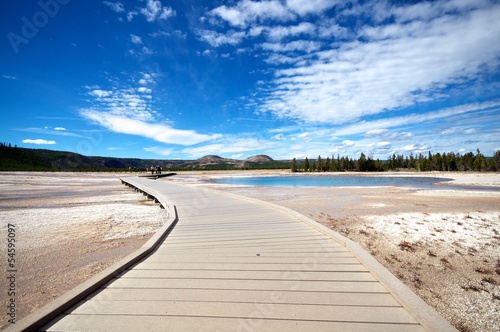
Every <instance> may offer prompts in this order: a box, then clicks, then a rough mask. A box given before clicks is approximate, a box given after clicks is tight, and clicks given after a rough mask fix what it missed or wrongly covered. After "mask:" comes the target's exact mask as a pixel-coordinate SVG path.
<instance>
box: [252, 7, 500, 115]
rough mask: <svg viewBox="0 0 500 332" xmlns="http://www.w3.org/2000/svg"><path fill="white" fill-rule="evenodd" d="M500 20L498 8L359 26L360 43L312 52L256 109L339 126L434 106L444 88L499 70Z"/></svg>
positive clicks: (283, 73)
mask: <svg viewBox="0 0 500 332" xmlns="http://www.w3.org/2000/svg"><path fill="white" fill-rule="evenodd" d="M410 9H411V8H409V9H406V10H410ZM401 10H405V7H403V9H401ZM421 15H424V14H421ZM498 17H500V6H498V5H497V6H490V8H487V9H477V10H473V11H471V12H469V13H453V12H451V13H448V14H446V15H444V16H439V17H436V18H431V19H430V20H428V21H422V20H415V21H411V22H405V23H393V24H391V25H382V26H366V27H362V28H360V29H359V31H358V37H362V38H364V39H365V41H364V42H360V41H358V40H357V38H356V39H354V40H350V41H346V42H344V43H342V44H336V45H333V47H332V48H330V49H326V50H324V51H320V52H316V56H317V57H318V59H317V60H310V61H307V62H305V63H297V64H296V65H295V66H294V67H290V68H288V69H282V70H279V71H277V72H276V75H277V78H276V80H275V81H274V84H275V88H274V92H273V93H271V94H270V95H269V97H267V98H265V99H264V100H263V107H262V110H267V111H271V112H273V113H275V114H276V115H278V116H280V117H288V118H294V119H300V120H304V121H308V122H329V123H337V124H340V123H345V122H349V121H353V120H356V119H359V118H361V117H363V116H367V115H373V114H378V113H382V112H385V111H387V110H394V109H398V108H402V107H406V106H410V105H414V104H415V103H417V102H422V101H429V100H432V99H434V98H435V96H436V95H439V94H443V92H444V93H446V92H445V91H443V89H444V88H445V87H447V86H448V85H449V84H460V83H462V82H464V79H469V80H473V79H475V78H476V77H477V76H478V75H479V74H481V73H482V72H483V71H484V70H486V69H487V68H495V67H497V66H498V64H499V57H498V55H499V54H500V43H498V42H497V41H498V33H497V31H500V20H498V19H497V18H498ZM294 42H295V43H296V42H298V41H294ZM308 42H309V44H303V45H302V46H303V48H302V49H303V50H308V51H317V50H318V49H319V47H320V45H319V44H318V42H317V41H314V40H310V41H308ZM290 45H295V47H291V46H286V44H278V43H275V44H273V43H265V44H263V47H264V48H265V49H267V50H270V51H273V52H283V51H289V50H294V49H297V50H298V49H300V47H299V45H297V44H290ZM307 45H309V48H307V47H306V46H307Z"/></svg>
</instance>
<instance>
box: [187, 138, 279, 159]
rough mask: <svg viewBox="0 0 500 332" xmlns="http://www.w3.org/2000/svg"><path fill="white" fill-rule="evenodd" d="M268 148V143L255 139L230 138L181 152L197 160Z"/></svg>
mask: <svg viewBox="0 0 500 332" xmlns="http://www.w3.org/2000/svg"><path fill="white" fill-rule="evenodd" d="M269 146H270V144H269V142H266V141H263V140H259V139H255V138H248V137H245V138H242V137H231V138H225V139H224V140H222V141H220V142H217V143H214V144H208V145H203V146H199V147H194V148H185V149H183V152H184V153H185V154H187V155H189V156H191V157H193V158H199V157H202V156H206V155H211V154H215V155H224V154H235V153H242V152H248V151H255V150H261V149H265V148H266V147H269Z"/></svg>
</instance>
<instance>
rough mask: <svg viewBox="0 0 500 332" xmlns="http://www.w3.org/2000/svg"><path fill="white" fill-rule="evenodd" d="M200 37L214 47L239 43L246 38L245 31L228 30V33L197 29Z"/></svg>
mask: <svg viewBox="0 0 500 332" xmlns="http://www.w3.org/2000/svg"><path fill="white" fill-rule="evenodd" d="M196 34H197V35H198V37H199V38H200V39H201V40H203V41H206V42H207V43H209V44H210V45H212V46H213V47H219V46H221V45H226V44H230V45H237V44H239V43H240V42H241V41H242V40H243V38H245V32H242V31H240V32H237V31H228V32H226V33H218V32H216V31H211V30H202V29H198V30H196Z"/></svg>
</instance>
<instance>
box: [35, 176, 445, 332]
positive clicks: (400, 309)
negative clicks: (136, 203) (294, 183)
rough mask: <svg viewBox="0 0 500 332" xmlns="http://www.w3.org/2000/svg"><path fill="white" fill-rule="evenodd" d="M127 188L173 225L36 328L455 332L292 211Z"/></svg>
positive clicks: (198, 194) (180, 190)
mask: <svg viewBox="0 0 500 332" xmlns="http://www.w3.org/2000/svg"><path fill="white" fill-rule="evenodd" d="M126 181H127V182H129V183H130V184H132V185H134V186H135V187H138V188H140V189H141V190H142V191H146V192H150V193H154V194H152V195H153V196H155V197H157V198H158V197H159V196H161V199H162V200H168V202H170V203H171V204H175V206H176V208H177V212H178V222H177V224H176V225H175V227H174V228H173V230H172V231H171V233H170V234H169V235H168V237H167V238H166V239H165V240H164V241H163V242H162V243H161V245H160V246H159V247H158V249H157V250H156V251H155V252H154V253H153V254H151V255H149V256H148V257H146V258H145V259H143V260H141V261H140V262H139V263H137V264H135V265H134V266H132V267H129V268H128V269H127V270H126V271H124V272H123V273H121V274H119V275H118V276H117V277H116V278H114V279H113V280H112V281H110V282H108V283H107V284H105V285H103V286H102V287H101V288H100V289H99V290H97V291H96V292H94V293H93V294H91V295H90V296H88V297H87V298H85V299H84V300H83V301H81V302H80V303H78V304H77V305H76V306H74V307H72V308H71V309H70V310H67V311H66V312H65V313H64V314H62V315H60V316H59V317H57V318H56V319H55V320H53V321H51V322H50V323H49V324H47V325H46V326H45V327H44V329H45V330H49V331H61V330H64V331H97V330H101V331H427V330H435V331H446V330H449V331H453V330H454V329H453V328H452V327H451V325H449V324H448V323H447V322H446V321H444V319H442V318H441V317H440V316H439V315H437V314H436V313H435V312H434V311H433V310H432V309H430V308H429V307H425V306H424V307H423V313H422V312H419V310H420V308H421V307H422V303H421V302H419V299H417V304H415V303H412V301H413V300H414V299H415V298H414V297H416V296H415V295H412V294H413V293H411V292H409V291H408V290H407V289H406V288H404V286H402V285H401V284H397V285H396V286H397V287H396V288H398V289H399V291H394V289H391V287H392V286H391V285H390V283H388V282H387V281H384V280H381V279H380V275H383V274H384V273H387V271H383V273H378V272H376V271H373V269H372V268H370V264H371V263H370V264H367V263H366V262H365V261H363V258H362V257H360V255H357V254H355V253H354V252H353V251H352V250H350V249H349V248H347V247H346V245H345V243H343V242H342V238H341V237H335V236H332V234H333V232H330V231H325V229H323V228H321V227H318V226H317V225H315V224H314V223H313V222H310V221H307V220H306V219H307V218H305V217H303V216H301V215H299V214H297V213H294V212H292V211H290V210H287V209H282V208H278V207H275V206H272V205H269V204H265V203H258V202H256V201H255V200H250V199H246V198H240V197H236V196H234V195H229V194H224V193H218V192H215V191H211V190H205V189H200V188H196V187H193V186H187V185H178V184H172V183H170V182H169V181H168V180H157V181H154V180H149V179H144V178H130V179H126ZM172 212H173V211H172ZM339 239H340V240H339ZM372 263H373V262H372ZM375 266H377V265H375ZM377 268H378V267H377ZM401 287H403V288H402V290H403V291H402V292H401ZM408 292H409V294H410V295H409V300H405V298H406V295H404V294H408ZM398 294H399V295H398ZM400 294H403V295H402V296H400ZM412 296H413V297H412Z"/></svg>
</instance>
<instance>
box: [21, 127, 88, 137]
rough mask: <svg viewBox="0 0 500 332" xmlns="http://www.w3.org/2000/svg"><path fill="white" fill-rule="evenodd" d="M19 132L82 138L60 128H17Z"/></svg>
mask: <svg viewBox="0 0 500 332" xmlns="http://www.w3.org/2000/svg"><path fill="white" fill-rule="evenodd" d="M16 130H19V131H24V132H29V133H37V134H44V135H55V136H67V137H84V136H83V135H81V134H76V133H72V132H69V131H67V130H63V128H61V127H56V128H53V129H51V128H49V127H45V128H37V127H29V128H19V129H16Z"/></svg>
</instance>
